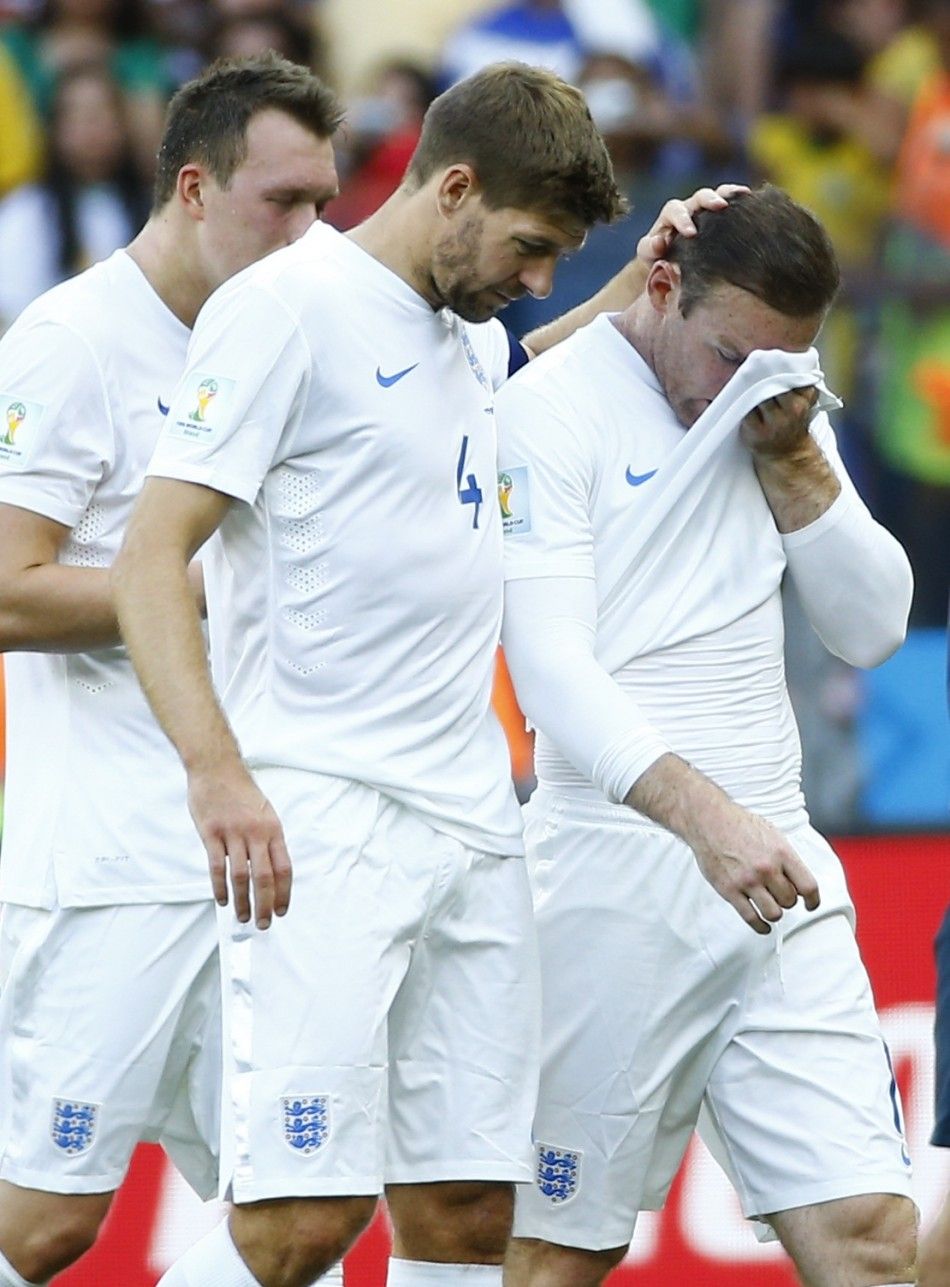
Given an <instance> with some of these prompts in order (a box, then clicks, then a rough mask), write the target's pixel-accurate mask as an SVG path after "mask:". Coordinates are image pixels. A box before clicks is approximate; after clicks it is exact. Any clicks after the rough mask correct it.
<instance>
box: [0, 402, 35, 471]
mask: <svg viewBox="0 0 950 1287" xmlns="http://www.w3.org/2000/svg"><path fill="white" fill-rule="evenodd" d="M45 410H46V408H45V407H44V406H43V405H42V404H41V403H39V402H29V401H28V400H27V399H26V398H20V397H18V396H17V395H16V394H15V393H0V464H7V463H8V462H9V463H11V464H12V463H14V462H15V463H21V462H25V461H26V460H27V459H28V458H29V455H30V451H31V449H32V447H33V444H34V443H35V441H36V435H37V431H38V430H39V427H40V424H41V422H42V419H43V412H44V411H45Z"/></svg>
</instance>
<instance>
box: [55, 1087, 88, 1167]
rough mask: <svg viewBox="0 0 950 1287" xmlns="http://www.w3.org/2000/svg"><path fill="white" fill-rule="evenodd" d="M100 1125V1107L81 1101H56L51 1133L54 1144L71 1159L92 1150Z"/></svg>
mask: <svg viewBox="0 0 950 1287" xmlns="http://www.w3.org/2000/svg"><path fill="white" fill-rule="evenodd" d="M98 1125H99V1105H98V1104H87V1103H84V1102H83V1101H82V1100H79V1099H54V1100H53V1116H52V1119H51V1121H50V1128H49V1133H50V1136H51V1137H52V1140H53V1143H54V1144H55V1145H56V1147H57V1148H58V1149H62V1151H63V1152H64V1153H68V1154H69V1156H70V1157H76V1156H77V1155H78V1154H79V1153H85V1152H87V1151H88V1150H89V1149H90V1148H92V1142H93V1140H94V1139H95V1138H96V1127H97V1126H98Z"/></svg>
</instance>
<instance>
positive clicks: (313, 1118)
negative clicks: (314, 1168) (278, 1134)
mask: <svg viewBox="0 0 950 1287" xmlns="http://www.w3.org/2000/svg"><path fill="white" fill-rule="evenodd" d="M280 1102H281V1104H282V1105H283V1110H284V1139H285V1140H286V1141H287V1143H288V1144H289V1146H290V1147H291V1148H292V1149H293V1150H294V1152H295V1153H300V1154H302V1155H303V1156H304V1157H307V1156H309V1154H311V1153H316V1151H317V1150H318V1149H320V1148H322V1147H323V1146H324V1144H325V1143H326V1142H327V1139H328V1138H329V1135H330V1096H329V1095H283V1096H282V1097H281V1101H280Z"/></svg>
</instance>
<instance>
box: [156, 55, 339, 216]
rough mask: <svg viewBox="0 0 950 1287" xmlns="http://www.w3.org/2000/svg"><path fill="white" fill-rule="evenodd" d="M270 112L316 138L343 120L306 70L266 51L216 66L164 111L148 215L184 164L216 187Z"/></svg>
mask: <svg viewBox="0 0 950 1287" xmlns="http://www.w3.org/2000/svg"><path fill="white" fill-rule="evenodd" d="M268 107H272V108H276V109H277V110H278V111H281V112H286V113H287V115H288V116H291V117H293V119H294V120H295V121H297V122H299V124H301V125H303V126H304V128H305V129H308V130H310V131H311V132H312V133H313V134H314V135H315V136H316V137H317V138H320V139H328V138H332V136H333V134H334V133H335V132H336V130H337V128H338V127H339V124H340V122H341V121H342V119H343V112H342V110H341V108H340V105H339V103H338V102H337V99H336V96H335V95H334V94H333V92H332V90H330V89H328V88H327V86H326V85H324V84H323V82H322V81H321V80H319V79H318V77H316V76H315V75H314V74H313V72H312V71H310V69H309V68H308V67H301V66H300V65H299V64H298V63H292V62H289V61H288V60H287V59H286V58H282V57H281V56H280V55H279V54H276V53H274V52H273V50H268V51H267V52H265V53H261V54H254V55H253V56H252V57H249V58H219V59H218V60H217V62H214V63H212V64H211V66H210V67H209V68H207V70H206V71H204V72H203V73H202V74H201V75H200V76H197V77H196V78H195V79H194V80H190V81H189V82H188V83H187V84H186V85H183V86H182V87H181V89H180V90H179V91H178V93H177V94H176V95H175V97H174V98H173V99H172V101H171V102H170V103H169V105H168V112H167V115H166V117H165V132H164V135H163V136H162V142H161V146H160V147H159V150H158V166H157V170H156V175H155V188H154V193H153V198H152V207H153V209H155V210H158V209H160V208H161V207H162V206H163V205H164V204H165V203H166V201H168V200H169V199H170V198H171V196H172V195H173V194H174V192H175V186H176V184H177V182H178V172H179V171H180V170H181V167H182V166H183V165H187V164H188V162H189V161H198V162H200V163H201V164H202V165H206V166H207V167H208V169H209V170H210V171H211V173H212V174H213V175H214V177H215V179H216V180H217V182H218V183H219V184H220V185H221V186H222V187H227V185H228V183H229V182H230V180H231V176H232V175H233V174H234V171H235V170H236V169H237V168H238V166H239V165H240V164H241V162H242V161H243V160H244V158H245V157H246V156H247V127H248V123H249V122H250V120H251V118H252V117H253V116H256V115H257V113H258V112H262V111H264V109H265V108H268Z"/></svg>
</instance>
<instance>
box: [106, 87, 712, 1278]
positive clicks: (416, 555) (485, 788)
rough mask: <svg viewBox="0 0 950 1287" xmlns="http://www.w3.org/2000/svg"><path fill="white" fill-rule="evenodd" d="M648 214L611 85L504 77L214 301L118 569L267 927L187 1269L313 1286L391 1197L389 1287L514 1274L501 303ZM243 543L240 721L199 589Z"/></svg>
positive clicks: (531, 973) (228, 852) (521, 981)
mask: <svg viewBox="0 0 950 1287" xmlns="http://www.w3.org/2000/svg"><path fill="white" fill-rule="evenodd" d="M720 204H721V203H720ZM620 208H621V199H620V197H619V194H618V191H617V188H616V186H615V183H614V179H613V175H612V172H611V168H610V163H609V159H608V157H607V153H606V151H605V149H604V145H603V142H602V140H601V139H600V137H599V135H598V134H597V133H596V130H595V129H594V127H593V125H592V123H591V120H590V117H589V114H588V112H587V110H586V107H585V105H584V102H583V99H582V97H581V96H580V94H579V93H578V92H577V91H576V90H574V89H572V88H571V87H569V86H567V85H566V84H564V83H563V82H561V81H559V80H558V79H557V78H556V77H555V76H553V75H552V74H551V73H549V72H545V71H542V70H539V69H531V68H527V67H523V66H520V65H517V64H512V65H503V66H500V67H494V68H490V69H487V70H486V71H484V72H482V73H479V74H478V75H476V76H475V77H473V78H471V79H469V80H468V81H464V82H462V83H460V84H458V85H456V86H454V87H453V88H452V89H451V90H449V91H448V92H447V93H446V94H444V95H443V96H441V97H440V98H439V99H437V100H436V102H435V103H434V104H433V106H432V107H431V108H430V110H429V112H428V114H427V116H426V120H425V124H424V127H423V131H422V136H421V139H420V142H419V146H418V149H417V151H416V153H415V155H414V157H413V160H412V162H411V163H410V166H409V169H408V171H407V175H406V178H405V180H404V182H403V184H402V186H401V187H400V189H399V190H398V191H397V193H396V194H395V195H394V196H393V197H392V198H391V199H390V200H389V201H388V202H387V203H386V204H385V205H384V206H383V207H382V209H381V210H380V211H378V212H377V213H376V214H375V215H373V216H372V217H371V218H370V219H369V220H368V221H367V222H365V223H364V224H362V225H360V226H359V227H358V228H356V229H355V230H354V231H353V232H352V233H351V234H349V235H347V236H344V235H341V234H339V233H337V232H334V231H333V230H332V229H330V228H328V227H325V226H319V227H316V228H314V229H312V230H311V231H310V232H309V233H308V234H307V235H306V236H305V237H303V238H302V239H301V240H300V242H298V243H297V245H296V246H295V247H292V248H290V249H288V250H287V251H282V252H280V253H279V254H278V255H275V256H272V257H271V258H270V259H269V260H268V261H267V263H266V264H263V265H261V266H260V267H259V268H258V269H252V270H249V271H248V272H246V273H244V274H242V275H240V276H239V277H238V278H236V279H235V280H234V281H233V282H232V283H230V284H229V285H228V286H227V287H225V288H224V289H223V290H221V291H219V292H218V293H217V294H216V295H215V296H214V297H213V298H212V300H211V301H209V304H208V306H207V307H206V309H205V310H204V311H203V313H202V315H201V318H200V319H199V322H198V325H197V328H196V331H195V334H194V338H193V341H192V347H191V350H190V354H189V364H188V371H187V373H186V375H185V377H184V379H183V381H182V383H181V384H180V385H179V387H178V390H177V392H176V393H175V395H174V398H173V399H172V405H171V410H170V412H169V415H168V419H167V423H166V429H165V432H164V434H163V436H162V439H161V442H160V445H159V447H158V449H157V452H156V456H155V458H154V459H153V461H152V464H151V466H150V471H149V472H150V475H151V476H150V477H149V479H148V481H147V483H146V485H145V488H144V490H143V493H142V496H141V498H140V502H139V506H138V509H137V513H136V516H135V517H134V518H133V520H132V523H131V526H130V529H129V532H128V537H127V541H126V543H125V546H124V549H123V552H122V554H120V556H119V559H118V561H117V563H116V568H115V583H116V593H117V598H118V602H119V606H120V615H121V619H122V625H123V632H124V634H125V637H126V639H127V641H128V644H129V648H130V651H131V653H132V655H133V658H134V660H135V664H136V667H137V668H138V670H139V673H140V675H141V677H142V680H143V683H144V686H145V689H146V692H147V693H148V695H149V697H150V699H151V701H152V703H153V706H154V708H155V710H156V712H157V714H158V716H159V719H160V721H161V722H162V724H163V726H164V728H165V730H166V732H167V733H168V734H169V737H170V738H171V740H172V741H173V742H174V744H175V745H176V746H177V747H178V750H179V753H180V754H181V757H182V760H183V762H184V764H185V768H186V770H187V773H188V779H189V792H190V800H191V807H192V813H193V815H194V817H195V820H196V823H197V825H198V828H199V830H200V832H201V835H202V837H203V839H204V841H205V845H206V847H207V849H208V853H209V857H210V864H211V871H212V876H213V880H214V885H215V891H216V894H217V896H218V898H219V901H221V902H222V903H223V902H225V901H226V899H227V897H228V885H229V884H230V891H231V894H232V896H233V902H234V910H235V913H236V915H232V914H231V913H230V912H228V913H223V914H222V919H221V923H222V931H223V932H222V940H221V943H222V969H223V975H224V981H225V982H224V993H225V1027H226V1030H227V1032H228V1040H227V1042H226V1046H225V1067H226V1104H225V1113H226V1115H227V1117H228V1118H229V1137H230V1140H231V1145H230V1151H229V1155H228V1156H227V1157H226V1159H225V1160H224V1161H223V1165H222V1171H223V1181H224V1183H225V1184H226V1185H228V1186H229V1191H230V1194H231V1196H232V1197H233V1199H234V1204H235V1205H234V1206H233V1209H232V1213H231V1217H230V1221H229V1224H228V1225H227V1226H222V1227H221V1228H219V1229H218V1230H217V1231H215V1232H214V1233H213V1234H212V1235H210V1237H209V1239H208V1240H206V1241H205V1242H204V1243H203V1244H199V1245H198V1246H196V1247H195V1248H193V1249H192V1251H191V1252H189V1253H188V1254H186V1255H185V1256H184V1257H183V1258H182V1260H181V1261H180V1262H179V1263H178V1265H177V1266H175V1267H173V1268H172V1270H170V1271H169V1273H168V1274H167V1275H166V1277H165V1279H164V1280H163V1281H164V1283H165V1284H166V1287H172V1285H173V1284H195V1285H197V1284H204V1283H206V1282H210V1281H214V1282H215V1283H217V1284H219V1285H220V1287H252V1285H253V1284H255V1283H257V1284H262V1285H263V1287H298V1285H299V1284H303V1283H307V1282H309V1281H311V1279H312V1277H313V1276H314V1275H315V1274H317V1273H319V1272H320V1271H321V1269H322V1268H323V1267H324V1266H326V1265H328V1264H330V1263H331V1262H332V1261H333V1260H335V1259H336V1258H338V1257H339V1256H340V1255H341V1254H342V1252H343V1251H344V1250H345V1249H346V1247H347V1246H348V1245H349V1244H350V1243H351V1242H352V1241H353V1239H354V1238H355V1237H356V1236H357V1234H358V1233H359V1231H360V1230H361V1229H362V1228H363V1227H364V1225H365V1224H366V1222H367V1221H368V1219H369V1218H370V1216H371V1214H372V1211H373V1209H374V1207H375V1203H376V1197H377V1194H378V1193H379V1192H380V1190H381V1188H382V1187H383V1186H385V1187H386V1192H387V1196H388V1199H389V1209H390V1213H391V1215H392V1218H393V1223H394V1228H395V1258H394V1259H393V1261H392V1262H391V1265H390V1272H389V1282H390V1287H419V1285H421V1284H435V1283H438V1284H444V1285H445V1287H452V1284H457V1283H469V1284H472V1287H475V1285H476V1284H485V1285H486V1287H487V1285H489V1284H499V1283H500V1281H501V1267H500V1262H501V1259H502V1255H503V1251H504V1247H505V1243H506V1240H507V1235H508V1230H509V1227H510V1219H511V1209H512V1182H513V1181H517V1180H525V1179H527V1178H528V1176H529V1170H528V1166H527V1159H528V1149H529V1144H530V1141H529V1131H530V1117H531V1113H532V1109H533V1100H534V1088H535V1085H534V1083H535V1077H536V1063H535V1052H536V1050H535V1047H536V1043H535V1036H534V1033H535V1025H536V1009H537V994H536V962H535V957H534V945H533V936H532V930H531V920H530V899H529V896H528V889H527V880H526V876H525V872H524V863H523V858H522V857H521V824H520V817H519V814H518V812H517V808H516V806H515V801H514V796H513V793H512V788H511V784H510V775H509V770H508V761H507V754H506V750H505V746H504V741H503V738H502V735H501V730H500V728H499V726H498V724H497V722H496V721H495V719H494V717H493V715H492V713H491V710H490V703H489V696H490V685H491V674H492V663H493V655H494V651H495V645H496V642H497V638H498V633H499V626H500V616H501V530H500V518H499V515H498V511H497V506H496V505H495V504H494V478H495V471H496V463H497V462H496V455H495V437H494V418H493V400H494V390H495V388H496V387H497V386H498V385H499V384H500V383H501V382H502V381H503V380H504V379H505V378H506V376H507V375H508V372H509V368H510V365H511V364H512V360H513V359H514V360H516V361H517V360H521V359H522V358H523V357H524V354H523V353H522V351H521V350H520V348H518V346H516V345H515V346H512V344H511V342H510V341H509V339H508V337H507V334H506V332H505V330H504V328H503V327H502V326H501V325H500V324H499V323H498V322H496V321H494V320H492V319H494V315H495V314H496V313H497V312H499V311H500V309H501V308H503V306H504V305H505V304H506V303H507V302H508V301H509V300H510V299H512V298H515V297H517V296H519V295H521V294H523V293H524V292H525V291H531V292H532V293H534V294H537V295H543V294H545V293H546V292H547V291H548V290H549V289H550V286H551V280H552V274H553V271H554V266H555V263H556V260H557V258H558V257H559V255H561V254H562V253H563V252H564V251H567V250H573V249H576V248H578V247H579V246H580V245H581V244H582V242H583V240H584V236H585V233H586V231H587V229H588V227H589V226H591V225H592V224H593V223H594V222H595V221H596V220H598V219H610V218H612V217H614V216H615V215H616V214H617V213H618V212H619V210H620ZM482 323H485V324H484V325H483V324H482ZM212 388H213V398H212V399H211V400H210V401H206V404H205V405H204V407H203V408H202V407H201V404H200V403H199V401H198V398H199V393H200V392H201V390H202V389H204V390H205V392H206V393H207V391H208V390H211V389H212ZM199 410H201V415H200V416H199V415H198V414H196V413H197V412H198V411H199ZM218 528H220V541H219V542H218V543H217V544H216V550H215V555H214V559H215V568H214V576H213V577H211V578H209V585H210V586H212V587H213V588H212V589H211V590H210V591H209V621H210V624H211V633H212V640H213V647H212V654H213V656H212V661H213V667H214V671H215V678H216V680H217V682H218V688H219V691H220V692H221V693H222V700H223V707H224V710H222V709H221V707H219V705H218V703H217V701H216V699H215V696H214V692H213V689H212V687H211V681H210V677H209V675H208V670H207V666H206V663H205V659H204V652H203V648H202V642H201V635H200V630H199V623H198V616H197V613H196V611H195V607H194V602H193V598H192V596H191V595H190V593H189V591H188V584H187V579H186V568H187V565H188V563H189V561H190V560H191V558H192V557H193V554H194V552H195V550H197V549H198V548H199V547H200V546H201V545H202V543H203V542H204V541H205V540H207V539H208V537H209V536H210V534H211V533H212V532H213V531H215V530H216V529H218ZM225 712H226V714H225ZM232 730H233V731H232ZM278 819H280V821H278ZM281 823H282V824H283V825H281ZM285 834H286V840H285ZM291 861H292V863H293V899H292V901H291V899H290V876H291ZM249 886H253V890H251V889H250V888H249ZM251 892H253V895H254V898H253V917H254V919H253V922H252V920H251V914H252V899H251V897H250V894H251ZM288 908H289V910H288ZM275 912H276V913H277V914H284V913H286V914H285V915H284V916H283V919H282V920H280V921H279V922H277V923H275V924H274V925H273V928H271V929H270V931H269V932H268V933H264V932H262V931H263V930H264V929H266V928H267V926H268V925H270V924H271V918H272V916H273V914H274V913H275ZM212 1274H213V1275H214V1276H213V1277H212Z"/></svg>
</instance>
